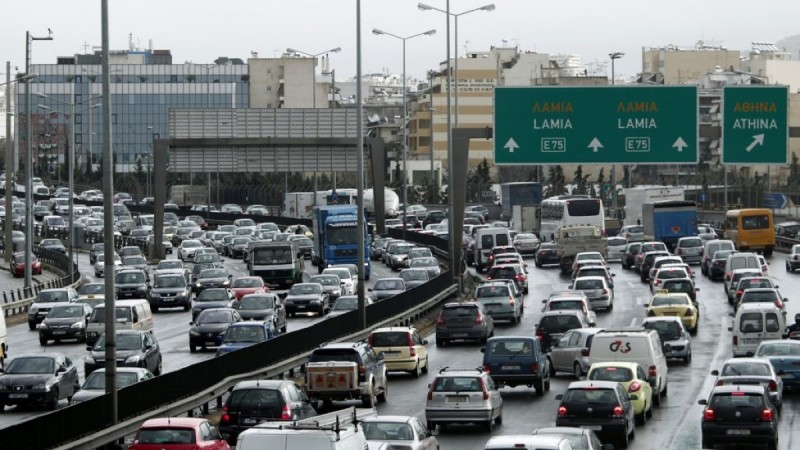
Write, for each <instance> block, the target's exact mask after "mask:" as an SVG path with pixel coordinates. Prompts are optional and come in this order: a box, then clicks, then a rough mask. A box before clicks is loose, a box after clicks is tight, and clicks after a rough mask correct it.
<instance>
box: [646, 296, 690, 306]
mask: <svg viewBox="0 0 800 450" xmlns="http://www.w3.org/2000/svg"><path fill="white" fill-rule="evenodd" d="M687 303H688V301H687V300H686V297H684V296H682V295H659V296H656V297H653V302H652V303H651V304H650V305H651V306H666V305H686V304H687Z"/></svg>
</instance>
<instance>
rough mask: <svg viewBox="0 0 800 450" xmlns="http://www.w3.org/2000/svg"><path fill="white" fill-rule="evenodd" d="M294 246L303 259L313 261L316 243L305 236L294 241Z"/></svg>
mask: <svg viewBox="0 0 800 450" xmlns="http://www.w3.org/2000/svg"><path fill="white" fill-rule="evenodd" d="M292 244H294V245H295V247H297V253H299V254H302V255H303V258H305V259H311V252H312V251H313V250H314V241H312V240H311V239H309V238H307V237H305V236H304V237H301V238H295V239H292Z"/></svg>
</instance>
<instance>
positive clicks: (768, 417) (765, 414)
mask: <svg viewBox="0 0 800 450" xmlns="http://www.w3.org/2000/svg"><path fill="white" fill-rule="evenodd" d="M761 420H762V421H764V422H772V410H771V409H769V408H764V410H763V411H761Z"/></svg>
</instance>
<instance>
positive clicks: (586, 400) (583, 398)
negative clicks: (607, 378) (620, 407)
mask: <svg viewBox="0 0 800 450" xmlns="http://www.w3.org/2000/svg"><path fill="white" fill-rule="evenodd" d="M562 403H566V404H570V405H576V404H581V405H586V404H590V405H591V404H596V405H607V404H616V403H618V400H617V395H616V394H615V393H614V391H613V390H611V389H604V388H599V389H598V388H594V387H591V388H584V389H567V392H566V393H565V394H564V399H563V400H562Z"/></svg>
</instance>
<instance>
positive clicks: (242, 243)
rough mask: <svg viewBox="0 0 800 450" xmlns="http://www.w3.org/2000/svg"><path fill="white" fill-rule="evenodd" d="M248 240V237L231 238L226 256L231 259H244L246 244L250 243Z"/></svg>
mask: <svg viewBox="0 0 800 450" xmlns="http://www.w3.org/2000/svg"><path fill="white" fill-rule="evenodd" d="M250 240H251V239H250V238H249V237H235V238H233V239H232V240H231V243H230V245H229V246H228V248H227V252H228V256H230V257H231V258H239V259H242V258H244V255H245V253H247V244H249V243H250Z"/></svg>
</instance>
